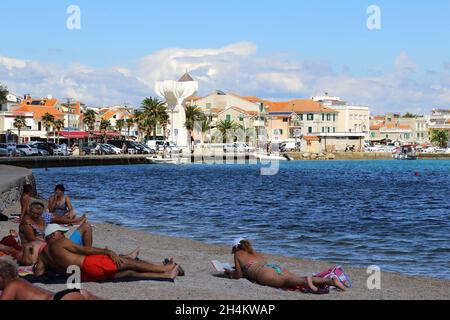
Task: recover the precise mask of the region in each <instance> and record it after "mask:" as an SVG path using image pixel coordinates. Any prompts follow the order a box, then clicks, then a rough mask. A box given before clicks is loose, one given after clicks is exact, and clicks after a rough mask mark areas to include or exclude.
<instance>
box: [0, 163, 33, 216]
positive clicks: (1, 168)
mask: <svg viewBox="0 0 450 320" xmlns="http://www.w3.org/2000/svg"><path fill="white" fill-rule="evenodd" d="M27 183H28V184H31V185H32V186H33V190H34V191H33V195H34V196H35V195H36V194H37V192H36V181H35V179H34V176H33V173H32V172H31V170H29V169H25V168H19V167H13V166H6V165H0V212H2V211H3V210H5V209H6V208H8V207H10V206H12V205H13V204H15V203H17V202H18V201H19V200H20V195H21V194H22V191H23V185H24V184H27Z"/></svg>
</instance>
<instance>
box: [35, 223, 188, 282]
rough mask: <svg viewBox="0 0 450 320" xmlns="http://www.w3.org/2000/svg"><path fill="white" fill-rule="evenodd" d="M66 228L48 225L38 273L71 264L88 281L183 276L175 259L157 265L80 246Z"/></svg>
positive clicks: (57, 270)
mask: <svg viewBox="0 0 450 320" xmlns="http://www.w3.org/2000/svg"><path fill="white" fill-rule="evenodd" d="M67 231H68V229H66V228H63V227H61V226H59V225H57V224H51V225H49V226H47V228H46V230H45V239H46V242H47V246H46V247H45V248H44V250H43V251H42V252H41V254H40V255H39V261H38V262H37V263H36V265H35V266H34V270H35V275H36V276H41V275H43V274H45V272H46V271H47V270H49V271H52V272H54V273H56V274H61V275H64V274H66V272H67V268H68V267H70V266H78V267H79V268H80V270H81V276H82V280H83V281H85V282H100V281H105V280H113V279H123V278H135V279H141V280H146V279H150V280H151V279H175V278H176V277H177V276H184V271H183V269H182V268H181V267H180V266H179V265H177V264H176V263H174V262H173V261H172V260H170V261H168V262H166V263H161V264H154V263H150V262H146V261H143V260H136V259H133V258H130V257H119V256H118V255H117V254H116V253H115V252H113V251H111V250H109V249H98V248H89V247H83V246H80V245H77V244H75V243H73V242H71V241H70V240H68V239H67V238H66V237H65V234H66V233H67Z"/></svg>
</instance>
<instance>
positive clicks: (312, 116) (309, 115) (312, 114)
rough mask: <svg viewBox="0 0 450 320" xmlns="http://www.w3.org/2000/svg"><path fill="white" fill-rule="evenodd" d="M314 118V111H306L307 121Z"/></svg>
mask: <svg viewBox="0 0 450 320" xmlns="http://www.w3.org/2000/svg"><path fill="white" fill-rule="evenodd" d="M312 120H314V113H308V121H312Z"/></svg>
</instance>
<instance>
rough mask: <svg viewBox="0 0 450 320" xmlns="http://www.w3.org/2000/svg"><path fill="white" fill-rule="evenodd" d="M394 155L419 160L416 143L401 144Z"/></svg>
mask: <svg viewBox="0 0 450 320" xmlns="http://www.w3.org/2000/svg"><path fill="white" fill-rule="evenodd" d="M392 157H393V158H394V159H397V160H417V158H418V157H417V152H416V146H415V145H405V146H401V147H400V148H399V149H398V151H397V152H395V153H394V154H393V155H392Z"/></svg>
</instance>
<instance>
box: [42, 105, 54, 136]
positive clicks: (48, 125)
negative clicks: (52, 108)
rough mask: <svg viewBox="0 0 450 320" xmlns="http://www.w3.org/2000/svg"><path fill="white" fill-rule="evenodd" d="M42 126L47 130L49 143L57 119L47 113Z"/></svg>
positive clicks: (43, 117)
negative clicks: (51, 130)
mask: <svg viewBox="0 0 450 320" xmlns="http://www.w3.org/2000/svg"><path fill="white" fill-rule="evenodd" d="M41 121H42V125H43V126H44V128H45V130H46V131H47V142H48V140H49V135H50V128H51V127H52V126H53V125H54V122H55V117H54V116H53V115H52V114H50V113H48V112H47V113H45V114H44V115H43V116H42V118H41Z"/></svg>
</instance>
